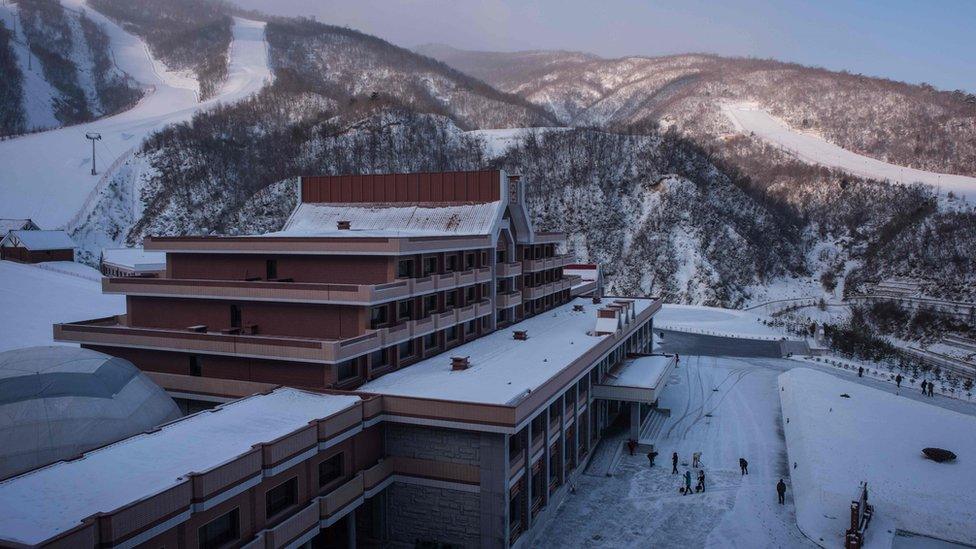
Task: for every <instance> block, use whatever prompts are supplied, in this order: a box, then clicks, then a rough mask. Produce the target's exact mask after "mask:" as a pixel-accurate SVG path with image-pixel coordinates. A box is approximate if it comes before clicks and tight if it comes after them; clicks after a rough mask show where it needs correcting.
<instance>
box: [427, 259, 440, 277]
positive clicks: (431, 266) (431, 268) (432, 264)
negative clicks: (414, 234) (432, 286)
mask: <svg viewBox="0 0 976 549" xmlns="http://www.w3.org/2000/svg"><path fill="white" fill-rule="evenodd" d="M435 272H437V258H436V257H425V258H424V276H427V275H429V274H433V273H435Z"/></svg>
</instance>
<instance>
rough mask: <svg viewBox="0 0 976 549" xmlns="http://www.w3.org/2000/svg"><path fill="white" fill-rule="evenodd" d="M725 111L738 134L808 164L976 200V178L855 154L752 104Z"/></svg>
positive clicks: (726, 108)
mask: <svg viewBox="0 0 976 549" xmlns="http://www.w3.org/2000/svg"><path fill="white" fill-rule="evenodd" d="M722 110H723V112H725V115H726V116H728V118H729V120H731V121H732V124H733V125H734V126H735V127H736V129H737V130H738V131H740V132H742V133H749V132H752V133H754V134H755V135H756V136H758V137H759V138H761V139H763V140H765V141H768V142H769V143H771V144H773V145H776V146H779V147H781V148H783V149H785V150H786V151H787V152H789V153H791V154H793V155H794V156H796V157H797V158H798V159H800V160H803V161H804V162H809V163H811V164H820V165H822V166H828V167H831V168H837V169H839V170H844V171H846V172H848V173H851V174H854V175H857V176H860V177H867V178H871V179H880V180H882V181H883V180H888V181H891V182H893V183H902V184H911V183H925V184H927V185H931V186H933V187H936V188H937V189H938V190H939V191H940V192H942V193H945V192H949V191H951V192H953V193H954V194H956V195H960V196H965V197H967V199H969V200H971V201H974V200H976V177H967V176H964V175H952V174H943V173H936V172H927V171H924V170H917V169H915V168H906V167H904V166H898V165H895V164H889V163H887V162H882V161H881V160H877V159H874V158H870V157H867V156H863V155H860V154H857V153H853V152H851V151H849V150H847V149H844V148H842V147H838V146H837V145H834V144H833V143H829V142H827V141H825V140H823V139H821V138H819V137H817V136H814V135H810V134H808V133H803V132H800V131H797V130H795V129H793V128H791V127H790V126H788V125H786V124H784V123H783V122H782V121H780V120H777V119H776V118H773V117H772V116H770V115H769V113H767V112H766V111H764V110H761V109H758V108H756V107H754V106H751V105H741V104H740V105H731V104H725V105H722Z"/></svg>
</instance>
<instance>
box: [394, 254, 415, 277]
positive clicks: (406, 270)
mask: <svg viewBox="0 0 976 549" xmlns="http://www.w3.org/2000/svg"><path fill="white" fill-rule="evenodd" d="M412 276H413V260H412V259H401V260H400V262H399V263H397V278H410V277H412Z"/></svg>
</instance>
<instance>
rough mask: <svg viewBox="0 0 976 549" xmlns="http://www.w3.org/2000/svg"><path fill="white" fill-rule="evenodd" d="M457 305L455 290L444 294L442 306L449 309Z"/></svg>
mask: <svg viewBox="0 0 976 549" xmlns="http://www.w3.org/2000/svg"><path fill="white" fill-rule="evenodd" d="M454 307H457V290H451V291H450V292H446V293H445V294H444V308H445V309H451V308H454Z"/></svg>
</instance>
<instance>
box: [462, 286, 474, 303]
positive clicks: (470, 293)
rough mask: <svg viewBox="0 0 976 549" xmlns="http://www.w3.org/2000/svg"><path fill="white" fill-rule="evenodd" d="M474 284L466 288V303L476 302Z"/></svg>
mask: <svg viewBox="0 0 976 549" xmlns="http://www.w3.org/2000/svg"><path fill="white" fill-rule="evenodd" d="M474 295H475V294H474V286H468V287H467V288H465V289H464V303H465V304H468V303H474Z"/></svg>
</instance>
